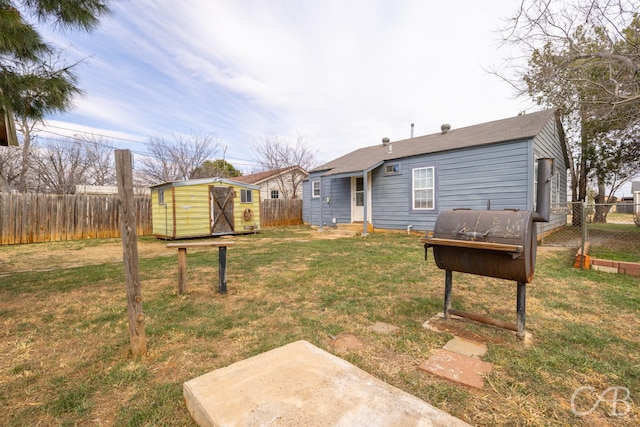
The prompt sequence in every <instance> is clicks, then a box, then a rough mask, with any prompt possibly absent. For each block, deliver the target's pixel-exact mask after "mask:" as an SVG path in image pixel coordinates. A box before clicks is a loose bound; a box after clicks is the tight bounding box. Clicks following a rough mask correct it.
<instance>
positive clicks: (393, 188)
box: [303, 140, 533, 230]
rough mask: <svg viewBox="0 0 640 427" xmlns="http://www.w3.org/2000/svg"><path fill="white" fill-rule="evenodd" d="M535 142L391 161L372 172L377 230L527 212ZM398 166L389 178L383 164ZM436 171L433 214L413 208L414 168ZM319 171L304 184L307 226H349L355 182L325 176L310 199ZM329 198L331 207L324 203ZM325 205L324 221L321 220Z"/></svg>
mask: <svg viewBox="0 0 640 427" xmlns="http://www.w3.org/2000/svg"><path fill="white" fill-rule="evenodd" d="M530 145H531V141H530V140H523V141H516V142H510V143H500V144H493V145H487V146H482V147H474V148H468V149H462V150H456V151H448V152H439V153H434V154H430V155H425V156H415V157H410V158H405V159H398V160H392V161H387V162H386V163H385V164H384V165H382V166H381V167H378V168H376V169H375V170H373V171H372V174H371V179H372V189H371V192H372V197H371V198H372V200H371V201H370V202H371V204H372V214H371V216H372V218H371V219H370V220H371V223H372V224H373V226H374V228H385V229H398V230H401V229H406V228H407V226H408V225H412V227H413V230H432V229H433V226H434V225H435V221H436V219H437V217H438V214H439V213H440V212H441V211H443V210H447V209H454V208H470V209H486V208H487V201H489V200H490V201H491V209H505V208H515V209H527V208H528V202H527V201H528V200H529V198H530V197H529V196H530V195H531V194H532V192H533V188H532V186H531V189H529V187H530V185H529V184H530V182H529V174H528V169H529V167H530V166H529V164H528V157H529V153H530V152H531V149H530ZM387 164H398V165H399V166H400V171H399V172H397V173H393V174H385V172H384V171H385V165H387ZM429 166H433V167H434V168H435V171H434V172H435V206H434V209H433V210H414V209H412V206H411V191H412V183H411V180H412V170H413V169H414V168H418V167H429ZM320 175H322V172H315V173H312V174H311V175H310V176H309V180H308V181H305V182H304V185H303V188H304V200H305V207H304V212H305V213H306V216H307V217H306V218H304V220H305V222H308V223H310V224H312V225H320V223H321V222H322V223H324V224H331V222H332V219H333V218H336V220H337V222H338V223H348V222H351V201H350V197H351V178H335V179H331V177H323V178H322V185H321V193H322V197H320V198H311V182H312V181H314V180H318V179H321V178H320ZM326 197H329V198H330V203H326ZM320 203H322V221H320Z"/></svg>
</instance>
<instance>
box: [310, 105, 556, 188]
mask: <svg viewBox="0 0 640 427" xmlns="http://www.w3.org/2000/svg"><path fill="white" fill-rule="evenodd" d="M551 119H555V110H543V111H538V112H536V113H531V114H523V115H520V116H516V117H511V118H508V119H502V120H495V121H492V122H487V123H482V124H479V125H473V126H468V127H464V128H460V129H451V130H449V131H448V132H446V133H442V132H440V133H435V134H431V135H425V136H418V137H415V138H409V139H403V140H400V141H395V142H392V143H391V144H389V145H383V144H378V145H374V146H371V147H364V148H360V149H358V150H355V151H352V152H351V153H349V154H346V155H344V156H342V157H338V158H337V159H335V160H332V161H330V162H328V163H325V164H324V165H322V166H319V167H317V168H315V169H313V170H312V171H311V172H320V171H326V172H325V173H324V174H323V175H324V176H328V175H339V174H349V173H354V172H364V171H368V170H372V169H374V168H376V167H378V166H379V165H381V164H382V163H383V162H384V161H387V160H395V159H401V158H404V157H412V156H417V155H422V154H430V153H437V152H442V151H448V150H457V149H461V148H468V147H477V146H481V145H488V144H495V143H498V142H507V141H516V140H520V139H528V138H532V137H534V136H536V135H537V134H538V133H540V131H541V130H542V128H543V127H544V126H545V124H547V123H548V122H549V120H551Z"/></svg>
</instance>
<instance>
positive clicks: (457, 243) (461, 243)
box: [420, 237, 524, 253]
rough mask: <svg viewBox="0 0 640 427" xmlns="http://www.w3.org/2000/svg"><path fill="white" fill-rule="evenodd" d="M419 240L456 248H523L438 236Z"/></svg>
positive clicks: (511, 250) (504, 249)
mask: <svg viewBox="0 0 640 427" xmlns="http://www.w3.org/2000/svg"><path fill="white" fill-rule="evenodd" d="M420 241H421V242H422V243H424V244H427V245H429V246H454V247H458V248H471V249H484V250H491V251H501V252H517V253H520V252H523V251H524V248H523V247H522V246H520V245H509V244H506V243H491V242H478V241H475V240H455V239H442V238H438V237H429V238H425V239H420Z"/></svg>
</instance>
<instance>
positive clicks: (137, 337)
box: [115, 150, 147, 356]
mask: <svg viewBox="0 0 640 427" xmlns="http://www.w3.org/2000/svg"><path fill="white" fill-rule="evenodd" d="M115 159H116V175H117V180H118V195H119V196H120V230H121V233H122V254H123V261H124V273H125V280H126V286H127V312H128V317H129V337H130V342H131V353H133V355H134V356H140V355H143V354H145V353H146V352H147V339H146V337H145V334H144V314H143V312H142V285H141V283H140V275H139V272H138V241H137V240H136V213H135V203H134V199H133V162H132V158H131V151H129V150H115Z"/></svg>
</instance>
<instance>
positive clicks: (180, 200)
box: [151, 178, 260, 239]
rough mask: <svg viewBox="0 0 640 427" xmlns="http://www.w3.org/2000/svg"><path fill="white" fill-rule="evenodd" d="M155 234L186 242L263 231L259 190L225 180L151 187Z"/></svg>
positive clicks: (212, 179)
mask: <svg viewBox="0 0 640 427" xmlns="http://www.w3.org/2000/svg"><path fill="white" fill-rule="evenodd" d="M151 203H152V209H151V213H152V217H153V234H154V235H155V236H156V237H158V238H161V239H187V238H193V237H207V236H220V235H225V234H241V233H253V232H256V231H258V230H259V229H260V187H258V186H257V185H251V184H244V183H241V182H236V181H232V180H229V179H224V178H204V179H192V180H189V181H173V182H165V183H163V184H159V185H155V186H153V187H151Z"/></svg>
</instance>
